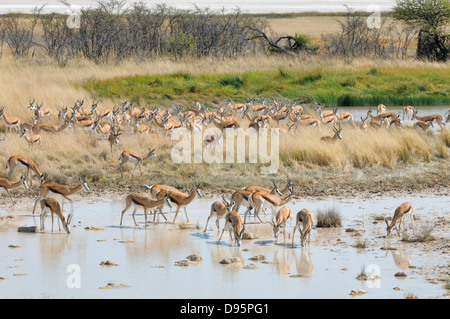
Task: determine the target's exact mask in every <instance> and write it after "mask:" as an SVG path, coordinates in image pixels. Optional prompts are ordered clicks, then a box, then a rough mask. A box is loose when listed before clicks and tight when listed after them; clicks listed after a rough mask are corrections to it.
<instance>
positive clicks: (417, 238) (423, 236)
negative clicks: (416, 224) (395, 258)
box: [402, 224, 434, 243]
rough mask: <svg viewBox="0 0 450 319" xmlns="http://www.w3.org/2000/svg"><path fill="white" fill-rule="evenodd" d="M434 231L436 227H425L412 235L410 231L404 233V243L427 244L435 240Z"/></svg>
mask: <svg viewBox="0 0 450 319" xmlns="http://www.w3.org/2000/svg"><path fill="white" fill-rule="evenodd" d="M433 230H434V225H433V224H431V225H423V226H421V227H420V228H419V229H417V230H416V231H414V232H412V233H410V232H409V231H404V232H403V234H402V241H404V242H408V243H416V242H417V243H425V242H429V241H432V240H434V237H433V235H432V232H433Z"/></svg>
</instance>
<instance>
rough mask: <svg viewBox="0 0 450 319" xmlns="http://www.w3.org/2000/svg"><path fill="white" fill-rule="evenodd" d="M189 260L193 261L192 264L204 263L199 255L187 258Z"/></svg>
mask: <svg viewBox="0 0 450 319" xmlns="http://www.w3.org/2000/svg"><path fill="white" fill-rule="evenodd" d="M186 259H187V260H189V261H191V262H202V260H203V259H202V257H201V256H199V255H195V254H193V255H189V256H187V257H186Z"/></svg>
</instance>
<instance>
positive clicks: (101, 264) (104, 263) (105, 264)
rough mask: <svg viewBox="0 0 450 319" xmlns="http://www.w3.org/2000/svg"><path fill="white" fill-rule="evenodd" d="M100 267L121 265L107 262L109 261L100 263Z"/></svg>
mask: <svg viewBox="0 0 450 319" xmlns="http://www.w3.org/2000/svg"><path fill="white" fill-rule="evenodd" d="M100 266H119V265H118V264H115V263H113V262H112V261H110V260H107V261H102V262H101V263H100Z"/></svg>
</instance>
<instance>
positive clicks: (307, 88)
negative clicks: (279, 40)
mask: <svg viewBox="0 0 450 319" xmlns="http://www.w3.org/2000/svg"><path fill="white" fill-rule="evenodd" d="M449 78H450V69H449V68H433V67H419V68H361V69H360V70H357V71H356V70H331V69H330V70H327V69H323V68H318V69H313V70H309V71H292V70H289V71H287V70H284V69H279V70H278V71H273V72H258V71H253V72H243V73H239V74H200V75H192V74H188V73H174V74H167V75H149V76H141V75H136V76H130V77H117V78H112V79H107V80H96V79H90V80H88V81H87V82H86V83H85V84H84V88H85V89H86V90H87V91H89V92H90V93H91V94H92V95H93V96H94V97H95V98H98V99H102V98H112V99H121V100H123V99H126V100H129V101H134V102H138V103H163V104H164V102H167V101H171V102H174V101H186V100H197V101H218V99H219V100H220V99H230V98H231V99H233V100H234V101H246V100H247V98H249V97H251V98H267V99H270V98H274V97H283V98H286V99H291V100H294V99H298V98H299V97H304V96H309V97H312V98H314V99H316V100H317V101H319V102H320V103H322V104H325V105H329V106H373V105H378V104H380V103H382V104H385V105H388V106H389V105H413V106H420V105H446V104H450V82H449V81H448V79H449Z"/></svg>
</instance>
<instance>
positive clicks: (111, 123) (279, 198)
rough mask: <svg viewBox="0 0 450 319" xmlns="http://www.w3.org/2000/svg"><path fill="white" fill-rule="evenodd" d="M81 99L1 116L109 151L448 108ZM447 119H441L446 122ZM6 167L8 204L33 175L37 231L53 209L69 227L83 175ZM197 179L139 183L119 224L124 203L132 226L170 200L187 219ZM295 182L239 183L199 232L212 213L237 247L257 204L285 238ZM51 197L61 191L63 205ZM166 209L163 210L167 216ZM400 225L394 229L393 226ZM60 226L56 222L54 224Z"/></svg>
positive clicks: (381, 122)
mask: <svg viewBox="0 0 450 319" xmlns="http://www.w3.org/2000/svg"><path fill="white" fill-rule="evenodd" d="M83 107H84V101H80V100H78V101H76V103H75V105H74V106H73V107H72V108H71V109H72V111H71V114H69V112H68V108H67V107H64V108H59V109H58V114H57V117H58V120H59V123H58V124H54V123H53V118H54V114H53V111H52V110H51V109H50V108H44V107H43V104H38V103H36V102H35V101H34V100H33V101H30V105H29V108H30V111H31V116H30V118H31V122H23V121H22V120H21V119H20V118H19V117H13V116H12V115H11V114H8V115H7V114H6V113H5V107H0V118H2V119H3V121H4V123H5V125H6V129H5V132H6V135H5V139H6V138H7V136H8V135H7V134H13V130H14V132H15V133H16V134H20V137H24V138H25V140H26V142H27V143H29V144H30V145H32V146H35V145H38V144H40V143H41V140H42V137H41V135H40V133H42V132H45V133H50V134H47V135H46V136H44V137H45V138H48V139H50V138H51V136H52V134H59V133H60V132H62V131H64V130H68V129H71V128H73V130H74V131H75V132H77V131H78V130H83V131H88V132H91V133H93V134H94V133H95V134H100V135H103V136H105V139H106V140H107V141H108V142H109V144H110V147H111V152H114V149H115V148H116V147H117V146H118V144H119V136H120V135H121V134H123V133H124V132H125V133H127V134H148V133H149V132H153V133H163V134H166V135H167V134H170V133H171V132H173V131H174V130H176V129H180V128H184V129H188V130H191V131H199V132H200V131H201V130H202V127H203V126H207V125H208V124H212V125H215V127H217V128H219V130H223V129H226V128H240V127H243V126H244V121H243V120H242V119H244V118H247V119H248V121H249V122H248V124H245V125H248V128H254V129H255V130H259V129H260V128H277V129H280V131H281V132H283V133H288V132H295V130H297V129H298V127H299V126H301V127H305V126H311V127H320V126H323V125H331V126H332V129H333V131H334V135H333V136H323V137H322V138H321V141H323V142H333V141H335V140H337V139H342V137H341V134H340V133H341V131H342V128H343V127H342V124H341V123H343V122H349V123H350V125H354V126H356V125H359V126H360V128H361V129H362V130H368V129H383V128H385V129H390V128H392V127H396V128H400V127H402V120H404V119H407V118H410V119H411V120H414V121H415V122H414V125H415V126H416V127H417V129H419V130H423V131H426V130H428V129H429V128H430V126H434V124H437V125H438V126H439V127H440V128H441V129H443V128H445V124H446V123H447V122H448V121H449V120H450V110H449V111H447V113H446V114H445V115H444V117H443V116H442V115H428V116H423V117H420V116H418V115H417V113H418V112H417V110H415V109H414V108H413V107H411V106H405V107H404V108H403V115H402V116H401V114H400V113H395V112H387V111H386V107H385V106H384V105H382V104H380V105H378V107H377V114H376V115H374V114H372V113H373V112H372V110H371V109H369V110H368V111H367V116H366V117H365V118H362V117H361V122H360V123H358V124H357V123H356V122H355V120H354V118H353V115H352V114H351V113H350V112H342V113H339V112H338V110H339V107H338V108H335V109H332V110H324V109H323V107H322V106H321V105H317V107H315V112H317V116H315V115H310V114H303V111H304V110H303V107H302V106H301V105H297V104H295V103H294V104H293V105H292V106H291V107H287V106H285V105H282V104H279V103H277V102H276V101H273V102H272V104H270V105H269V104H265V103H262V104H253V101H249V102H247V103H241V104H233V105H232V104H230V103H229V104H228V105H227V106H225V107H220V108H219V109H217V111H210V110H209V109H208V108H206V107H202V106H201V105H200V104H199V103H198V102H197V103H195V107H192V108H190V109H188V110H187V111H183V110H182V108H177V109H176V110H175V112H174V113H175V114H172V112H171V111H169V110H167V109H160V108H154V109H152V110H149V109H146V108H145V107H142V108H139V107H137V106H135V105H133V104H132V103H127V102H124V103H122V104H121V106H119V107H115V108H114V109H113V110H98V106H97V103H93V104H92V105H91V109H90V110H89V111H87V110H84V108H83ZM444 118H445V121H444ZM281 121H285V122H287V129H286V130H283V129H281V128H280V126H279V125H280V122H281ZM222 136H223V134H222V135H220V134H214V135H208V136H205V137H204V142H205V143H220V139H221V138H222ZM150 157H156V153H155V149H150V148H149V149H148V152H147V153H144V154H141V153H138V152H135V151H130V150H124V151H122V152H121V153H120V161H121V162H120V164H119V166H118V170H119V171H120V172H121V174H122V176H123V172H122V167H123V165H124V164H125V163H127V162H134V163H135V166H134V169H133V172H132V176H133V175H134V173H135V170H136V168H137V167H139V169H140V173H141V175H142V170H141V163H142V161H144V160H145V159H147V158H150ZM6 168H9V172H8V178H0V187H2V188H4V189H5V191H6V192H7V194H8V195H9V197H10V199H11V202H12V204H13V205H14V204H15V203H14V200H13V198H12V196H11V194H10V192H9V191H10V190H12V189H15V188H19V187H21V186H22V187H24V188H25V189H26V190H28V176H29V175H30V173H31V178H30V186H32V180H33V177H34V178H36V179H38V180H39V196H38V197H37V198H36V200H35V203H34V207H33V215H34V213H35V209H36V206H37V204H38V203H39V204H40V207H41V214H40V230H41V231H43V230H44V223H45V218H46V216H47V214H48V213H50V214H51V215H52V231H53V215H56V217H57V220H58V224H59V222H61V223H62V225H63V228H64V229H65V231H66V232H67V233H70V228H69V225H70V222H71V219H72V216H73V206H72V211H71V213H70V214H68V216H67V218H65V216H64V214H63V206H64V200H65V199H67V200H68V201H70V202H71V203H72V205H73V200H72V199H71V198H70V197H71V196H72V195H74V194H76V193H78V192H79V191H81V190H83V189H84V190H86V191H89V190H90V189H89V187H88V185H87V182H86V179H85V178H84V177H80V179H79V181H80V183H79V184H78V185H76V186H73V187H71V186H67V185H61V184H55V183H49V182H47V181H46V178H47V175H46V174H42V173H41V172H40V171H39V169H38V166H37V165H36V163H35V162H34V161H33V160H32V159H31V158H28V157H25V156H22V155H13V156H11V157H9V158H8V159H7V161H6ZM16 169H26V174H25V175H24V176H21V177H20V179H19V180H18V181H17V182H12V176H13V174H14V172H15V171H16ZM199 186H200V185H198V184H194V186H193V187H192V189H191V190H190V191H188V192H182V191H180V190H179V189H177V188H175V187H172V186H169V185H163V184H156V185H152V186H148V185H143V187H145V188H146V189H147V190H148V195H143V194H139V193H131V194H129V195H128V196H126V198H125V204H126V206H125V208H124V209H123V211H122V213H121V219H120V225H122V221H123V215H124V214H125V212H127V211H128V209H129V208H130V207H131V206H133V208H134V210H133V213H132V217H133V221H134V224H135V225H136V226H137V225H138V224H137V223H136V220H135V213H136V210H137V209H144V215H145V225H147V210H150V212H151V213H153V221H155V218H156V215H157V214H158V213H159V214H161V215H162V216H163V217H164V219H165V220H167V218H166V216H165V215H164V214H163V213H162V208H163V207H164V206H165V205H167V206H169V207H170V213H171V211H172V204H175V205H176V206H177V208H176V213H175V217H174V219H173V222H175V220H176V218H177V216H178V213H179V211H180V209H181V208H183V210H184V212H185V216H186V220H187V221H188V222H189V219H188V215H187V211H186V207H187V206H188V205H189V204H190V203H191V202H192V201H193V200H194V199H195V197H196V195H198V196H200V197H202V195H201V193H200V190H199ZM293 188H294V185H293V184H292V182H288V184H287V185H286V187H285V188H283V189H281V190H280V189H279V188H278V187H277V185H275V183H274V187H273V188H272V189H268V188H264V187H261V186H256V185H251V186H248V187H246V188H245V189H241V190H237V191H236V192H234V193H233V194H231V199H230V200H229V201H228V200H226V198H225V196H224V195H222V200H221V201H215V202H214V203H213V204H212V205H211V210H210V215H209V216H208V218H207V221H206V225H205V229H204V232H206V231H207V226H208V222H209V221H210V219H211V218H216V226H217V231H218V235H219V234H220V236H219V239H218V241H219V242H220V240H221V238H222V235H223V233H224V232H225V230H229V232H230V238H231V239H232V241H235V242H236V244H237V245H238V246H240V239H241V238H242V235H243V233H244V230H245V223H246V219H247V215H248V214H249V213H250V212H251V211H252V210H253V213H254V216H255V218H258V220H259V221H260V222H261V223H263V221H262V220H261V219H260V217H259V213H260V212H261V210H263V211H265V210H266V209H267V208H268V209H271V210H272V216H271V222H270V224H271V225H272V227H273V231H274V236H275V238H276V240H278V233H279V231H280V230H281V229H283V234H284V240H285V239H286V228H287V222H288V221H291V222H292V219H293V218H294V214H293V212H292V210H291V209H290V208H289V207H288V206H286V205H287V204H288V203H289V202H290V201H291V199H292V197H293V195H294V190H293ZM54 197H57V198H58V197H62V205H61V204H60V202H59V201H58V200H56V199H55V198H54ZM241 205H242V206H244V207H245V206H246V207H247V209H246V211H245V213H244V218H242V216H241V215H240V214H239V208H240V206H241ZM170 213H169V214H170ZM408 213H409V214H410V216H411V222H413V216H412V214H413V208H412V206H411V204H410V203H408V202H407V203H402V204H401V205H400V206H399V207H398V208H397V209H396V210H395V213H394V216H393V218H392V220H391V221H390V222H388V220H386V224H387V228H386V231H387V235H388V236H389V235H390V233H391V229H392V228H394V227H395V228H396V229H397V233H398V234H399V235H400V228H401V223H402V218H403V216H404V215H405V214H408ZM222 218H223V219H225V225H224V227H223V229H222V232H221V233H220V230H219V220H220V219H222ZM313 223H314V216H313V214H312V213H311V212H310V211H309V210H307V209H302V210H300V211H299V212H298V213H297V215H296V216H295V226H294V228H293V233H292V246H294V235H295V232H296V230H297V229H298V230H299V232H300V239H301V245H302V246H303V245H304V242H305V239H306V237H308V240H309V236H310V231H311V229H312V227H313ZM397 224H398V227H397ZM60 230H61V228H60Z"/></svg>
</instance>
